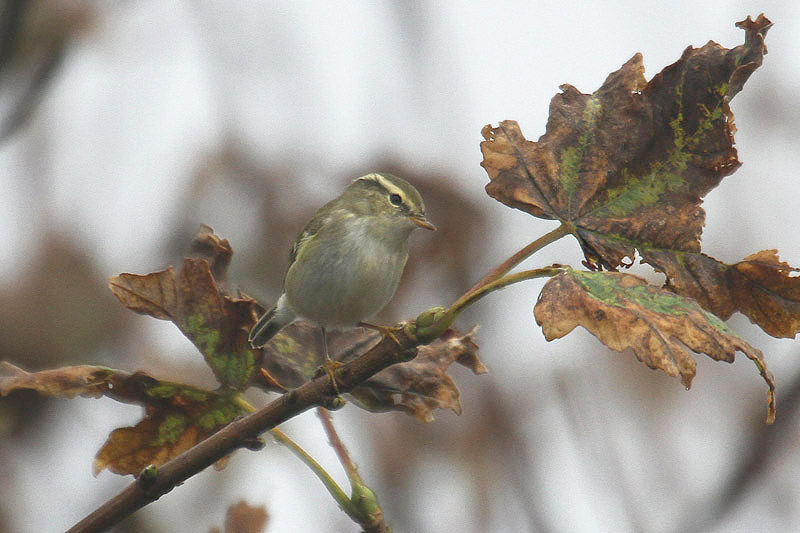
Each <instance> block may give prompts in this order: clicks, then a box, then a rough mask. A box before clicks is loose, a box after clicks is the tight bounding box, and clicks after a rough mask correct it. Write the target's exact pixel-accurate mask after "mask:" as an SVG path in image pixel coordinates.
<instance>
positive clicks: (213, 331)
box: [109, 228, 261, 390]
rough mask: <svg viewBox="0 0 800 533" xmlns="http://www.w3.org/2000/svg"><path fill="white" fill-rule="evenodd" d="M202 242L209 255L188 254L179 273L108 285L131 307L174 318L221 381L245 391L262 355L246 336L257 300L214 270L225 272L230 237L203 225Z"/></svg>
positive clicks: (169, 270)
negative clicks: (235, 292)
mask: <svg viewBox="0 0 800 533" xmlns="http://www.w3.org/2000/svg"><path fill="white" fill-rule="evenodd" d="M198 241H201V242H202V243H203V245H204V248H202V247H201V248H202V249H203V252H204V254H207V255H209V258H208V259H206V258H202V259H199V258H193V257H187V258H184V260H183V265H182V267H181V269H180V272H179V273H178V275H177V276H176V275H175V271H174V269H173V268H172V267H169V268H167V269H165V270H162V271H159V272H153V273H151V274H147V275H137V274H120V275H119V276H115V277H113V278H111V279H110V280H109V288H110V289H111V292H112V293H114V296H116V297H117V298H118V299H119V300H120V302H122V304H123V305H125V307H127V308H128V309H131V310H132V311H135V312H137V313H140V314H145V315H150V316H152V317H155V318H158V319H161V320H170V321H172V322H173V323H174V324H175V325H176V326H178V328H180V330H181V332H183V334H184V335H185V336H186V337H187V338H188V339H189V340H191V341H192V343H193V344H194V345H195V346H196V347H197V349H198V350H200V352H201V353H202V354H203V357H204V358H205V360H206V362H207V363H208V365H209V366H210V367H211V369H212V370H213V371H214V375H215V376H216V377H217V379H218V380H219V382H220V383H222V384H223V385H226V386H229V387H232V388H234V389H237V390H241V389H243V388H245V386H246V385H247V383H248V382H249V381H250V378H251V377H252V375H253V372H254V371H255V369H256V367H257V364H258V360H259V358H260V357H261V351H259V350H254V349H253V348H252V347H251V346H250V343H249V342H248V340H247V335H248V333H249V331H250V328H251V327H252V326H253V323H254V322H255V317H256V314H257V313H256V306H257V304H256V302H255V300H253V299H252V298H249V297H233V296H230V295H227V294H225V293H224V292H223V291H222V290H221V289H220V288H219V287H218V285H217V283H216V281H215V279H214V276H213V275H212V273H211V266H210V265H214V268H215V269H216V270H217V271H218V272H224V268H225V267H226V266H227V264H228V262H229V261H230V254H231V253H232V252H231V250H230V246H229V245H228V241H226V240H221V239H219V238H216V236H214V235H213V234H209V233H208V232H207V231H206V230H205V228H204V230H203V231H201V233H200V234H199V236H198V237H196V238H195V243H197V242H198Z"/></svg>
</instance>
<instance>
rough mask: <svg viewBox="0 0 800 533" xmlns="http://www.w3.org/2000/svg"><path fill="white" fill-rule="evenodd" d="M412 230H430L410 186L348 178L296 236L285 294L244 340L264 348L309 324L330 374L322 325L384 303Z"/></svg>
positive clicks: (378, 176)
mask: <svg viewBox="0 0 800 533" xmlns="http://www.w3.org/2000/svg"><path fill="white" fill-rule="evenodd" d="M416 228H425V229H429V230H435V229H436V227H435V226H434V225H433V224H431V223H430V222H428V219H426V218H425V205H424V203H423V201H422V196H420V194H419V192H418V191H417V189H415V188H414V186H413V185H411V184H410V183H408V182H407V181H405V180H403V179H401V178H398V177H397V176H392V175H391V174H385V173H373V174H367V175H366V176H362V177H360V178H358V179H356V180H354V181H353V182H352V183H351V184H350V185H349V186H348V187H347V189H345V191H344V192H343V193H342V194H341V195H340V196H339V197H338V198H336V199H334V200H331V201H330V202H328V203H327V204H325V205H324V206H322V207H321V208H320V209H319V210H318V211H317V212H316V213H314V216H313V217H311V220H309V221H308V223H307V224H306V225H305V227H304V228H303V231H302V232H300V235H298V237H297V240H296V241H295V243H294V246H293V247H292V253H291V255H290V256H289V269H288V270H287V272H286V277H285V279H284V282H283V290H284V292H283V294H282V295H281V297H280V298H279V299H278V302H277V303H276V304H275V306H274V307H273V308H272V309H270V310H269V311H267V312H266V313H265V314H264V315H263V316H262V317H261V318H260V319H259V320H258V322H257V323H256V325H255V326H254V327H253V329H252V330H251V331H250V337H249V338H250V343H251V344H252V345H253V346H254V347H256V348H258V347H261V346H264V345H265V344H266V343H268V342H269V341H270V339H271V338H272V337H273V336H274V335H275V334H276V333H278V332H279V331H280V330H281V329H283V327H284V326H286V325H288V324H290V323H291V322H293V321H295V320H296V319H298V318H305V319H308V320H311V321H312V322H314V323H316V324H317V325H318V326H319V327H320V328H321V330H322V341H323V347H324V350H325V364H326V366H327V367H328V369H329V372H330V368H331V365H332V364H333V362H332V361H331V360H330V357H329V355H328V346H327V341H326V338H325V330H326V328H334V327H343V326H355V325H357V324H359V323H360V322H361V321H362V320H364V319H365V318H367V317H369V316H371V315H374V314H375V313H377V312H378V311H380V310H381V309H382V308H383V307H384V306H385V305H386V304H387V303H389V300H391V299H392V296H393V295H394V293H395V290H397V285H398V284H399V282H400V276H401V274H402V273H403V268H404V267H405V264H406V260H407V259H408V238H409V236H410V235H411V232H412V231H413V230H414V229H416ZM334 385H335V382H334Z"/></svg>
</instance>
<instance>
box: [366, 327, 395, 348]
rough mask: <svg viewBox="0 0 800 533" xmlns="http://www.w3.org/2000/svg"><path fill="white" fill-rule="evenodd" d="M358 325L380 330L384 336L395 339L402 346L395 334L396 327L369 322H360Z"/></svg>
mask: <svg viewBox="0 0 800 533" xmlns="http://www.w3.org/2000/svg"><path fill="white" fill-rule="evenodd" d="M358 326H359V327H362V328H367V329H374V330H375V331H377V332H379V333H380V334H381V335H382V336H384V337H389V338H390V339H392V340H393V341H394V343H395V344H397V345H398V346H400V341H399V340H398V339H397V337H395V335H394V328H392V327H390V326H377V325H375V324H370V323H369V322H359V323H358Z"/></svg>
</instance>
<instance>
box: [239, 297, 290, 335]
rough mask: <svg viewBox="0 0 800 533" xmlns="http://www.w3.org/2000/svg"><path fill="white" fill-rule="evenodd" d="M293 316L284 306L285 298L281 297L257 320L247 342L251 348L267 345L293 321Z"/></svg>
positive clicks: (286, 306) (286, 305)
mask: <svg viewBox="0 0 800 533" xmlns="http://www.w3.org/2000/svg"><path fill="white" fill-rule="evenodd" d="M294 319H295V315H294V313H293V312H292V311H291V309H289V306H288V304H286V297H285V296H281V298H280V299H279V300H278V303H277V304H275V306H273V307H272V309H270V310H269V311H267V312H266V313H264V315H263V316H262V317H261V318H259V319H258V322H256V325H255V326H253V329H251V330H250V336H249V337H248V340H249V341H250V344H251V345H252V346H253V348H261V347H262V346H264V345H265V344H267V343H268V342H269V341H270V339H272V337H274V336H275V334H276V333H278V332H279V331H280V330H282V329H283V327H284V326H286V325H287V324H289V323H290V322H292V321H294Z"/></svg>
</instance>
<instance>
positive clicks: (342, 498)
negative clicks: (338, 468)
mask: <svg viewBox="0 0 800 533" xmlns="http://www.w3.org/2000/svg"><path fill="white" fill-rule="evenodd" d="M236 403H237V404H239V406H241V407H242V408H243V409H245V410H247V411H249V412H251V413H252V412H254V411H255V410H256V409H255V407H253V406H252V405H251V404H250V402H248V401H247V400H245V399H244V398H242V397H241V396H240V395H238V394H237V395H236ZM317 411H318V412H320V413H321V412H324V413H325V414H326V415H327V420H328V423H329V425H330V426H331V430H332V431H333V435H334V436H335V440H336V442H338V444H339V446H338V447H337V445H336V444H335V443H334V438H333V437H332V436H331V433H330V432H329V431H328V427H327V425H326V424H325V418H326V417H324V416H323V415H322V414H320V418H322V419H323V425H324V426H325V432H326V433H328V438H329V439H330V441H331V446H333V448H334V450H336V454H337V455H338V456H339V460H340V461H342V464H343V465H344V466H345V470H346V471H347V477H348V478H349V479H350V480H351V483H352V481H353V477H352V475H351V469H352V472H354V473H355V478H356V479H357V480H358V482H359V483H360V482H361V478H360V477H358V473H357V472H356V467H355V465H354V464H353V462H352V461H351V460H350V457H349V455H348V454H347V449H346V448H345V447H344V444H342V441H341V440H340V439H339V436H338V435H337V434H336V430H335V429H334V428H333V423H331V421H330V414H328V412H327V411H326V410H324V409H322V408H318V409H317ZM269 432H270V434H271V435H272V438H274V439H275V441H277V442H278V443H279V444H283V445H284V446H286V447H287V448H288V449H289V451H291V452H292V453H293V454H295V456H297V457H298V458H299V459H300V460H301V461H303V463H305V465H306V466H308V467H309V468H310V469H311V471H312V472H314V474H315V475H316V476H317V477H318V478H319V480H320V481H322V484H323V485H325V488H326V489H328V492H329V493H330V494H331V496H333V499H335V500H336V503H337V504H339V507H341V508H342V510H343V511H344V512H345V513H347V515H348V516H349V517H350V518H352V519H353V520H355V521H356V522H358V518H359V517H360V514H359V513H358V509H357V508H356V506H355V505H353V502H352V501H351V500H350V497H349V496H348V495H347V494H345V492H344V491H343V490H342V488H341V487H340V486H339V485H338V484H337V483H336V481H334V479H333V478H332V477H331V475H330V474H328V472H327V471H326V470H325V469H324V468H323V467H322V465H321V464H319V463H318V462H317V461H316V460H315V459H314V458H313V457H311V455H309V454H308V452H306V451H305V450H304V449H303V448H302V447H301V446H300V445H299V444H297V443H296V442H295V441H293V440H292V439H291V438H290V437H289V436H288V435H287V434H286V433H284V432H283V431H281V430H279V429H278V428H272V429H270V430H269ZM340 447H341V450H343V453H344V459H343V458H342V453H340Z"/></svg>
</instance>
